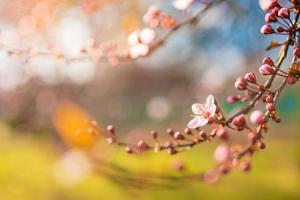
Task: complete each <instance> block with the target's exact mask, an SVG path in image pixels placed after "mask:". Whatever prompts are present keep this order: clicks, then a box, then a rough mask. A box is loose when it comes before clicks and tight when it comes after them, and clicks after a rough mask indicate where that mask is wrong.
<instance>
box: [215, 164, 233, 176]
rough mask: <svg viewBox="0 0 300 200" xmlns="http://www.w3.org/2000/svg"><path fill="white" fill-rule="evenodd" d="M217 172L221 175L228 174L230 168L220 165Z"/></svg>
mask: <svg viewBox="0 0 300 200" xmlns="http://www.w3.org/2000/svg"><path fill="white" fill-rule="evenodd" d="M218 171H219V172H220V173H221V174H228V172H229V171H230V166H228V165H220V166H219V167H218Z"/></svg>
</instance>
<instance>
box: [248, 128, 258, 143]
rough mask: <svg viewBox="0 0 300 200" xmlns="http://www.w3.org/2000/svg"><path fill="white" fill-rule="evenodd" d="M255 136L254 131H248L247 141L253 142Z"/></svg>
mask: <svg viewBox="0 0 300 200" xmlns="http://www.w3.org/2000/svg"><path fill="white" fill-rule="evenodd" d="M255 137H256V133H255V132H253V131H250V132H249V133H248V141H249V142H250V144H253V143H254V140H255Z"/></svg>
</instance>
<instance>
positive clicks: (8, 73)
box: [0, 0, 300, 200]
mask: <svg viewBox="0 0 300 200" xmlns="http://www.w3.org/2000/svg"><path fill="white" fill-rule="evenodd" d="M153 4H154V5H156V6H158V7H159V8H161V9H162V10H163V11H166V12H167V13H169V14H170V15H172V16H174V17H176V18H177V19H182V18H184V17H185V16H183V15H182V13H181V12H179V11H177V10H176V9H175V8H173V6H172V2H171V1H170V0H169V1H166V0H126V1H124V0H18V1H10V0H0V44H1V47H2V44H3V45H5V46H6V47H7V46H8V47H11V48H13V49H28V48H30V49H40V50H47V49H55V48H58V49H60V50H61V51H62V53H65V54H68V55H78V54H79V53H80V49H81V48H82V47H83V46H86V45H88V44H89V42H90V41H91V38H93V40H94V41H96V45H97V44H101V43H103V42H107V41H113V42H116V43H117V44H118V45H119V46H120V48H125V47H126V43H127V37H128V35H129V34H130V33H131V32H132V31H134V30H136V29H139V28H142V27H143V26H144V25H143V22H142V18H143V15H144V13H145V12H146V10H147V8H148V7H149V6H150V5H153ZM201 6H203V4H201V1H198V2H197V3H196V4H195V5H194V6H193V7H192V9H191V10H189V11H188V12H189V13H188V14H192V13H193V12H196V11H197V10H199V9H201ZM263 19H264V13H263V11H261V10H260V8H259V5H258V2H257V1H253V0H239V1H233V0H229V1H228V2H227V3H223V4H220V5H218V6H216V7H215V8H212V9H211V10H209V11H208V12H207V13H206V14H205V16H204V17H203V18H202V19H201V21H200V22H199V23H198V24H197V25H196V26H187V27H185V28H182V29H181V30H179V31H177V32H175V33H174V34H173V35H172V36H171V37H170V38H169V39H168V41H167V42H166V43H165V44H164V45H163V46H162V47H161V48H159V49H158V50H157V51H156V52H154V54H152V55H151V56H149V57H146V58H142V59H138V60H136V61H132V62H126V63H121V64H119V65H117V66H111V65H109V64H108V63H101V62H92V61H89V60H84V61H80V62H72V63H67V62H65V61H64V60H63V59H58V58H57V59H56V58H53V57H51V56H42V57H34V58H31V59H28V57H26V56H23V55H18V54H17V53H10V52H7V51H6V50H5V49H3V48H1V49H0V120H1V121H0V199H3V200H17V199H22V200H30V199H41V200H52V199H55V200H69V199H70V200H71V199H72V200H83V199H84V200H94V199H136V198H139V199H154V198H168V199H186V198H196V199H219V198H223V199H227V198H228V199H240V198H243V199H253V198H255V199H265V198H266V197H268V198H270V199H299V198H300V190H299V188H300V179H299V178H300V170H299V167H300V147H299V144H300V140H299V134H298V133H299V130H300V126H299V123H298V121H299V119H300V114H299V112H298V109H299V103H298V102H299V92H298V90H299V89H298V88H297V86H293V87H289V88H288V89H287V90H286V91H285V92H284V94H283V95H282V97H281V99H280V102H279V113H280V115H281V117H282V121H283V123H281V124H276V126H273V124H272V125H271V127H270V128H271V130H270V132H269V134H268V136H267V138H266V142H267V149H266V150H265V151H263V152H260V153H258V154H257V155H256V158H255V159H254V163H253V170H252V171H251V172H250V173H248V174H244V173H242V172H239V171H236V172H234V173H231V174H230V175H228V176H226V177H225V178H224V179H222V180H221V181H220V182H219V183H217V184H215V185H206V184H204V183H202V182H201V181H200V180H199V181H183V180H175V181H171V182H166V183H162V182H160V183H159V184H154V185H151V184H149V185H148V184H143V183H140V182H143V181H142V180H135V179H130V178H129V179H126V180H123V179H119V178H118V176H120V175H119V174H115V175H113V176H111V175H109V173H103V171H102V170H100V169H99V168H101V167H103V166H104V165H106V164H105V163H102V162H103V161H105V162H110V163H114V165H112V166H111V167H112V168H113V167H120V166H121V167H122V168H120V169H119V171H124V172H126V173H127V174H130V173H135V172H138V173H146V172H147V173H148V172H149V173H152V172H157V173H161V174H169V173H171V174H177V173H178V172H176V170H174V166H176V165H178V163H184V164H185V168H186V171H188V172H201V171H203V170H205V169H208V168H209V167H212V166H213V158H212V152H213V148H214V147H215V145H214V144H204V145H202V146H201V147H197V148H195V149H193V150H192V151H190V152H186V153H183V154H180V155H175V156H169V155H167V153H165V152H163V153H159V154H154V153H147V154H144V155H133V156H129V155H127V154H126V153H125V152H124V151H123V149H119V148H113V147H108V146H107V145H105V144H104V143H105V139H104V136H102V135H103V127H104V126H105V125H107V124H114V125H115V126H116V127H117V131H118V134H120V137H121V138H122V139H124V140H125V141H130V142H135V141H137V140H138V139H141V138H146V139H147V138H149V134H148V133H149V131H150V130H151V129H156V130H158V131H159V132H164V130H165V129H166V128H167V127H172V128H174V129H179V130H182V128H184V127H185V126H186V123H187V122H188V120H189V119H190V112H191V111H190V105H191V104H192V103H194V102H196V101H200V102H202V101H204V99H205V98H206V96H207V95H208V94H212V95H214V96H216V97H217V99H218V101H219V103H220V104H221V105H222V106H223V107H224V109H225V113H226V114H230V113H231V112H233V111H234V110H235V109H236V108H235V107H234V106H231V105H228V104H227V103H226V101H225V100H226V96H227V95H230V94H233V93H235V90H234V89H233V83H234V80H235V78H236V77H237V76H239V75H243V74H244V73H245V72H247V71H254V72H255V73H257V69H258V66H259V65H260V61H261V59H262V58H263V57H264V56H266V55H269V56H272V57H274V58H275V57H276V55H277V50H271V51H267V52H266V51H265V48H266V47H267V46H268V44H269V43H270V41H271V39H277V40H278V41H282V40H283V39H284V38H281V37H277V38H276V37H265V36H263V35H261V34H260V27H261V26H262V25H263V24H264V20H263ZM285 66H286V67H288V65H287V64H285ZM261 81H263V80H261ZM82 119H86V120H90V119H94V120H96V121H97V122H98V126H99V130H98V132H99V136H98V137H97V140H98V141H100V142H99V144H97V145H98V147H97V148H96V150H95V149H94V150H93V152H92V154H93V155H94V157H96V158H97V159H99V160H98V161H97V162H96V163H97V164H96V165H95V164H94V162H93V161H91V160H90V159H89V157H88V156H87V154H86V151H85V149H86V148H87V147H89V146H91V145H92V143H94V141H93V140H94V139H93V138H90V137H84V136H82V137H81V138H79V139H78V138H76V137H74V136H72V134H73V133H74V131H76V129H77V128H78V127H79V128H89V127H90V126H91V125H89V124H86V123H82Z"/></svg>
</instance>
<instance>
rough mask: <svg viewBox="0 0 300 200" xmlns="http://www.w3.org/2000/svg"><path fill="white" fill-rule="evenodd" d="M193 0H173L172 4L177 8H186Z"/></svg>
mask: <svg viewBox="0 0 300 200" xmlns="http://www.w3.org/2000/svg"><path fill="white" fill-rule="evenodd" d="M193 2H194V0H175V1H173V6H174V7H175V8H176V9H178V10H186V9H188V8H189V7H190V6H191V4H192V3H193Z"/></svg>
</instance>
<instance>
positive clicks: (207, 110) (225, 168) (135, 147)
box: [107, 0, 300, 183]
mask: <svg viewBox="0 0 300 200" xmlns="http://www.w3.org/2000/svg"><path fill="white" fill-rule="evenodd" d="M193 2H194V1H191V0H186V1H184V0H177V1H175V2H174V5H176V7H178V8H179V9H186V8H187V7H188V6H190V5H191V4H192V3H193ZM289 2H290V4H289V5H288V6H284V5H281V4H280V3H279V2H278V1H277V0H259V3H260V6H261V8H262V9H263V10H264V11H266V15H265V22H266V25H264V26H263V27H262V28H261V33H262V34H264V35H272V34H276V35H283V36H286V38H285V40H284V41H283V42H280V43H276V46H275V47H280V50H279V55H278V58H277V59H276V61H274V60H273V59H272V58H270V57H265V58H264V59H263V60H262V64H261V66H260V67H259V68H258V70H257V72H249V73H246V74H245V75H244V76H241V77H238V78H237V80H236V82H235V83H234V87H235V88H236V89H237V90H238V91H240V92H242V93H238V94H235V95H231V96H228V98H227V101H228V103H230V104H234V103H236V102H243V103H244V104H245V106H244V107H242V108H241V109H240V110H238V111H237V112H236V113H234V114H233V115H231V116H229V117H226V116H225V115H224V114H223V111H222V108H221V107H220V105H219V104H218V102H217V100H216V98H215V97H213V96H212V95H209V96H208V97H207V99H206V101H205V103H195V104H193V105H192V107H191V108H192V112H193V113H192V119H191V121H190V122H188V123H187V127H186V128H185V129H184V130H183V131H177V130H173V129H171V128H168V129H167V130H166V134H167V135H169V136H170V140H167V141H163V140H161V139H160V134H159V133H158V132H157V131H155V130H152V131H151V132H150V134H151V135H152V138H153V143H152V144H150V143H149V142H146V141H143V140H141V141H138V142H137V144H127V143H124V142H121V141H120V140H119V138H118V137H117V135H116V131H115V128H114V127H113V126H112V125H110V126H108V127H107V130H108V133H109V134H110V137H109V138H108V142H109V143H112V144H117V145H120V146H124V147H125V150H126V152H127V153H129V154H134V153H141V152H145V151H149V150H154V151H155V152H160V151H163V150H166V151H167V152H168V153H169V154H170V155H174V154H177V153H180V152H183V151H185V150H190V149H191V148H192V147H194V146H196V145H198V144H200V143H202V142H206V141H212V140H215V139H219V140H221V141H222V144H221V145H219V146H218V147H217V148H216V150H215V153H214V158H215V160H216V162H217V164H216V166H215V167H214V168H212V169H210V170H208V171H206V172H205V173H204V174H202V175H201V176H200V177H201V178H202V179H203V180H204V181H206V182H208V183H213V182H216V181H217V180H218V179H219V178H220V177H221V175H224V174H227V173H228V172H230V171H232V170H233V169H234V168H240V169H241V170H242V171H249V170H250V169H251V161H252V158H253V156H254V154H255V153H256V152H258V151H259V150H263V149H265V148H266V144H265V142H264V137H265V134H266V133H267V132H268V130H269V129H268V127H269V123H270V122H271V121H274V122H275V123H279V122H281V119H280V116H278V113H277V101H278V98H279V97H280V95H281V93H282V91H283V90H284V89H285V88H286V87H287V86H288V85H294V84H296V83H297V82H298V81H299V78H300V64H299V58H300V34H299V25H298V19H299V15H300V12H299V8H300V7H299V5H300V2H299V1H297V0H294V1H289ZM154 24H155V25H158V24H157V23H154ZM147 32H148V30H147ZM135 34H141V35H143V33H142V32H140V33H135ZM145 34H146V33H145ZM146 35H152V34H150V32H148V33H147V34H146ZM132 37H137V36H132ZM142 37H143V36H142ZM151 38H152V36H151ZM137 41H138V40H137V39H135V43H133V44H134V45H143V44H144V43H147V42H145V41H144V39H143V40H139V42H137ZM143 41H144V42H143ZM273 44H274V43H273ZM275 47H274V45H273V47H272V48H275ZM134 48H140V47H136V46H134ZM290 48H293V52H292V54H293V58H292V60H291V61H290V66H289V67H288V70H283V69H282V64H283V61H284V60H285V59H286V57H287V54H288V52H289V49H290ZM136 51H137V50H134V51H133V52H134V55H135V56H138V55H142V54H140V53H136ZM140 52H143V51H142V48H141V49H140ZM258 75H260V76H262V77H265V78H267V80H266V81H265V82H259V81H258V79H257V76H258ZM275 78H276V79H281V82H280V83H279V84H277V85H275V82H274V80H275ZM262 107H263V108H262ZM204 126H208V128H210V131H204V130H202V127H204ZM233 134H240V135H244V136H245V137H247V141H248V143H247V144H246V145H242V144H237V143H236V142H234V141H232V139H231V136H232V135H233Z"/></svg>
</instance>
